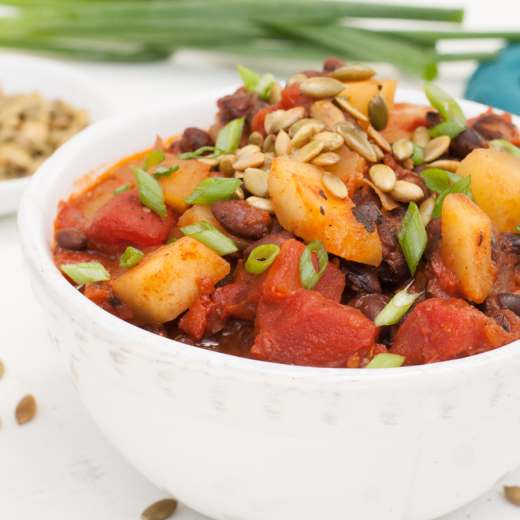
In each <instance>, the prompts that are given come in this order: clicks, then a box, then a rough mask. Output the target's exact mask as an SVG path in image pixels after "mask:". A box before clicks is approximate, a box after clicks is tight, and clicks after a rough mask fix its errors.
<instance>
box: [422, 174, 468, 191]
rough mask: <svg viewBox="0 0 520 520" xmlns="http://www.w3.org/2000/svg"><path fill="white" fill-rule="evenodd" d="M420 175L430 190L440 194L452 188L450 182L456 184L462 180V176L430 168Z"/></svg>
mask: <svg viewBox="0 0 520 520" xmlns="http://www.w3.org/2000/svg"><path fill="white" fill-rule="evenodd" d="M420 175H421V179H422V180H423V181H424V183H425V184H426V186H427V187H428V189H430V190H431V191H434V192H435V193H439V194H440V193H442V192H443V191H444V190H447V189H448V188H450V186H451V183H450V181H451V182H452V183H455V182H457V181H460V180H461V179H462V177H461V176H460V175H457V174H456V173H452V172H447V171H446V170H441V169H440V168H428V169H426V170H423V171H422V172H421V174H420Z"/></svg>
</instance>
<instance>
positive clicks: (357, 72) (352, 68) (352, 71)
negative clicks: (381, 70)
mask: <svg viewBox="0 0 520 520" xmlns="http://www.w3.org/2000/svg"><path fill="white" fill-rule="evenodd" d="M375 73H376V71H375V70H373V69H371V68H370V67H365V66H364V65H345V66H344V67H340V68H339V69H336V70H335V71H333V72H331V73H330V75H331V76H332V77H333V78H335V79H339V80H340V81H364V80H366V79H370V78H371V77H372V76H374V75H375Z"/></svg>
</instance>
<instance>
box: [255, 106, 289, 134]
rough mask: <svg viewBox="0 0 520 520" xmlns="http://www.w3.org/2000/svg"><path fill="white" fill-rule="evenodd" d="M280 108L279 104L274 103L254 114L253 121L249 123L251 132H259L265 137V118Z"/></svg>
mask: <svg viewBox="0 0 520 520" xmlns="http://www.w3.org/2000/svg"><path fill="white" fill-rule="evenodd" d="M280 108H282V106H281V103H274V104H273V105H269V106H268V107H265V108H261V109H260V110H259V111H258V112H257V113H256V115H255V117H253V121H251V130H253V132H260V133H261V134H262V135H264V136H265V135H266V133H265V126H264V125H265V116H266V115H267V114H269V113H271V112H274V111H275V110H279V109H280Z"/></svg>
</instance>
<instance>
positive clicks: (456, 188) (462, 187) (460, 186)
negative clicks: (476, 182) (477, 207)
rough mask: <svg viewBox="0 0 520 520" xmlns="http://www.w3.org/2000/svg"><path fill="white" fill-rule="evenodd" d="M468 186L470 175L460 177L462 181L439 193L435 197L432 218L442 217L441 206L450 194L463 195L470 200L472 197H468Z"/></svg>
mask: <svg viewBox="0 0 520 520" xmlns="http://www.w3.org/2000/svg"><path fill="white" fill-rule="evenodd" d="M470 184H471V175H468V176H467V177H462V179H460V180H459V181H457V182H455V183H454V184H453V186H451V187H450V188H447V189H445V190H444V191H443V192H442V193H440V195H439V196H438V197H437V200H436V201H435V206H434V208H433V213H432V218H436V217H440V216H442V205H443V204H444V199H445V198H446V197H447V196H448V195H450V194H451V193H463V194H464V195H467V196H468V197H470V198H472V197H473V196H472V195H470V194H471V188H470Z"/></svg>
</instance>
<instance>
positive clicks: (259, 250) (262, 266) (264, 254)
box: [245, 244, 280, 274]
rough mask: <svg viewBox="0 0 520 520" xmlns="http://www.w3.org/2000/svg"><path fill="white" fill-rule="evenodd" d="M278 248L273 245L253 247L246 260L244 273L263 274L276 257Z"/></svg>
mask: <svg viewBox="0 0 520 520" xmlns="http://www.w3.org/2000/svg"><path fill="white" fill-rule="evenodd" d="M279 252H280V248H279V247H278V246H277V245H275V244H265V245H262V246H258V247H255V248H254V249H253V250H252V251H251V254H250V255H249V256H248V258H247V260H246V265H245V268H246V271H247V272H248V273H251V274H261V273H263V272H264V271H265V270H266V269H267V268H268V267H269V266H270V265H271V264H272V263H273V262H274V259H275V258H276V257H277V256H278V253H279Z"/></svg>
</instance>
